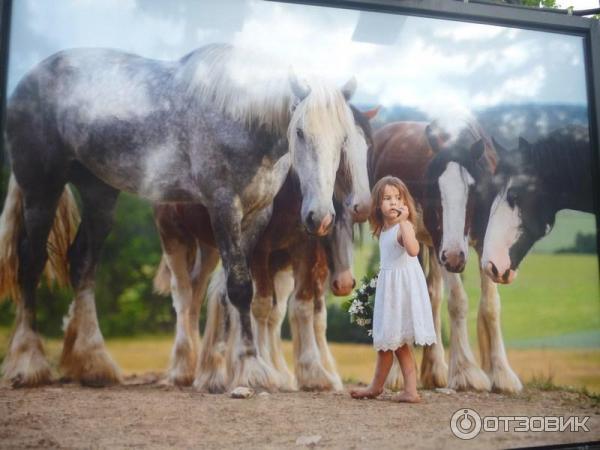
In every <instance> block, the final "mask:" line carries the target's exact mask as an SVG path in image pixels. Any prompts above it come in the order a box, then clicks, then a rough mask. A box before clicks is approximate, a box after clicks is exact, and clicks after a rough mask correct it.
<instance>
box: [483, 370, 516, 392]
mask: <svg viewBox="0 0 600 450" xmlns="http://www.w3.org/2000/svg"><path fill="white" fill-rule="evenodd" d="M490 380H491V383H492V391H494V392H501V393H505V394H517V393H519V392H521V391H522V390H523V384H522V383H521V380H519V377H518V376H517V374H515V373H514V372H513V370H512V369H511V368H510V367H499V368H497V369H496V370H493V371H492V373H491V374H490Z"/></svg>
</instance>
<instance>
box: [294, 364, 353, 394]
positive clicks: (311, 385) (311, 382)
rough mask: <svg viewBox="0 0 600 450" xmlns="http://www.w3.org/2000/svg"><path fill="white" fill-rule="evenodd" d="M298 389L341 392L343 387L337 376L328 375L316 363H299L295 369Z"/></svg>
mask: <svg viewBox="0 0 600 450" xmlns="http://www.w3.org/2000/svg"><path fill="white" fill-rule="evenodd" d="M296 377H297V379H298V387H299V388H300V389H301V390H303V391H341V390H343V389H344V386H343V384H342V382H341V380H340V379H339V377H338V376H335V375H333V374H331V373H329V372H328V371H327V370H325V368H324V367H323V366H322V365H321V364H320V363H318V362H310V363H308V364H305V363H299V364H298V366H297V368H296Z"/></svg>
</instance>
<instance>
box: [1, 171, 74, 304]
mask: <svg viewBox="0 0 600 450" xmlns="http://www.w3.org/2000/svg"><path fill="white" fill-rule="evenodd" d="M79 221H80V219H79V210H78V208H77V203H76V201H75V197H74V196H73V193H72V192H71V189H70V188H69V187H68V186H65V189H64V191H63V193H62V195H61V197H60V200H59V203H58V207H57V209H56V216H55V218H54V223H53V224H52V229H51V230H50V235H49V236H48V241H47V249H48V261H47V262H46V266H45V268H44V275H45V276H46V279H47V280H48V284H49V285H52V284H53V283H56V284H58V285H59V286H60V287H63V286H67V285H68V284H69V261H68V255H67V253H68V250H69V246H70V245H71V243H72V242H73V240H74V239H75V234H76V232H77V227H78V225H79ZM22 227H23V194H22V192H21V188H20V187H19V185H18V184H17V182H16V180H15V177H14V175H13V174H11V176H10V181H9V183H8V193H7V195H6V200H5V202H4V209H3V210H2V215H1V216H0V299H3V298H6V297H11V298H13V299H14V300H18V299H19V297H20V292H19V283H18V273H17V272H18V267H19V256H18V245H19V235H20V234H21V229H22Z"/></svg>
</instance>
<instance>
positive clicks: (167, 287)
mask: <svg viewBox="0 0 600 450" xmlns="http://www.w3.org/2000/svg"><path fill="white" fill-rule="evenodd" d="M153 284H154V292H156V293H157V294H160V295H169V294H170V293H171V269H170V268H169V265H168V264H167V260H166V259H165V254H164V253H163V254H162V257H161V258H160V264H159V265H158V269H157V270H156V275H154V281H153Z"/></svg>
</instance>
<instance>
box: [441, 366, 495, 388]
mask: <svg viewBox="0 0 600 450" xmlns="http://www.w3.org/2000/svg"><path fill="white" fill-rule="evenodd" d="M448 387H449V388H450V389H454V390H456V391H468V390H474V391H480V392H483V391H487V392H489V391H490V390H491V388H492V385H491V383H490V380H489V378H488V377H487V375H486V374H485V372H484V371H483V370H481V369H480V368H479V367H477V366H475V365H467V364H464V365H461V367H460V369H456V370H454V371H451V373H450V374H449V377H448Z"/></svg>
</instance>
